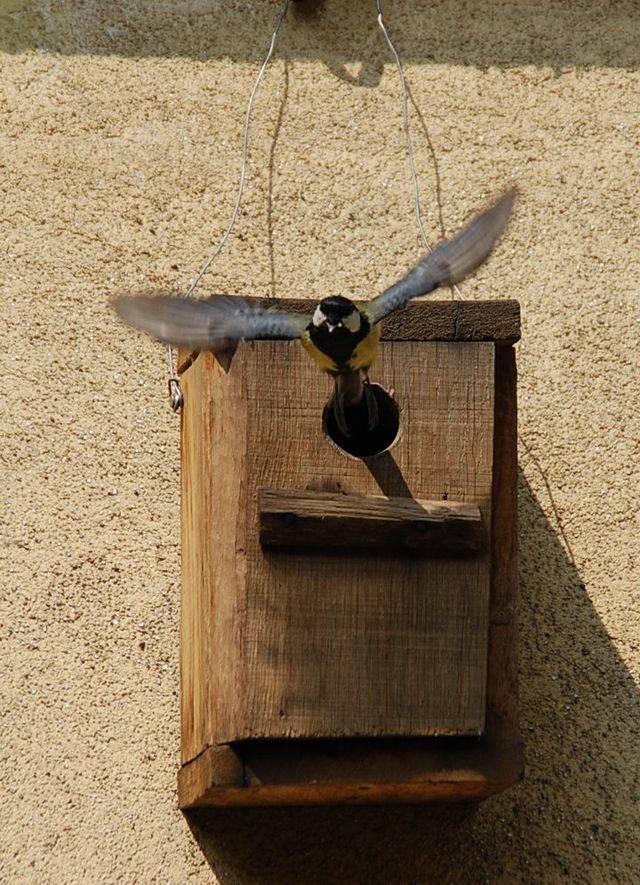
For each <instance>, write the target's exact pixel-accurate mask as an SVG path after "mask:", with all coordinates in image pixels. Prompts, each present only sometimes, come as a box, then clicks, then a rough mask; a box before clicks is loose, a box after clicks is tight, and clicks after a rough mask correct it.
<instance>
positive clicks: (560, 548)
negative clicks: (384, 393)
mask: <svg viewBox="0 0 640 885" xmlns="http://www.w3.org/2000/svg"><path fill="white" fill-rule="evenodd" d="M382 468H384V469H383V472H382V473H381V474H380V476H381V478H382V481H383V482H384V483H385V485H386V486H387V487H388V488H390V487H391V486H394V488H396V491H397V483H398V480H397V477H395V479H394V473H393V470H392V468H391V467H390V466H389V464H387V465H386V467H384V465H382ZM385 470H386V471H387V472H386V473H385V472H384V471H385ZM519 520H520V531H519V538H520V620H521V641H520V647H521V655H520V686H521V724H522V728H523V732H524V736H525V739H526V743H527V776H526V778H525V781H524V782H523V783H522V784H521V785H519V786H518V787H516V788H513V789H512V790H510V791H508V792H507V793H505V794H503V795H502V796H501V797H497V798H494V799H491V800H488V801H487V802H485V803H483V804H482V805H481V806H479V807H475V806H432V807H427V806H424V807H420V806H403V807H400V806H388V807H385V806H381V807H322V808H320V807H318V808H265V809H206V810H198V811H192V812H190V813H189V814H188V815H187V822H188V824H189V826H190V828H191V830H192V832H193V835H194V837H195V839H196V840H197V842H198V844H199V846H200V848H201V850H202V852H203V854H204V856H205V858H206V860H207V861H208V863H209V865H210V866H211V868H212V869H213V871H214V872H215V875H216V876H217V878H218V880H219V881H220V882H222V883H255V882H260V883H265V885H268V883H274V885H275V883H278V885H281V883H283V882H295V883H300V885H307V883H309V885H311V883H321V882H322V883H325V882H327V881H331V882H341V883H342V882H344V883H360V882H362V883H365V882H367V883H376V882H380V883H388V882H406V883H416V882H424V883H428V882H429V883H430V882H434V883H441V882H468V881H469V878H468V877H469V870H473V871H474V875H477V879H474V880H473V881H495V880H496V877H497V876H505V877H506V878H504V879H501V880H500V881H525V880H526V871H527V870H535V869H540V864H542V863H543V859H544V863H545V865H546V867H545V869H547V872H549V873H550V874H557V875H558V877H561V876H563V875H564V876H566V875H567V873H568V871H569V869H570V866H571V863H572V856H574V857H575V853H576V852H577V851H579V850H580V846H579V842H578V837H577V834H578V833H579V832H582V831H584V833H585V835H584V838H585V840H586V841H585V846H587V847H585V848H584V850H585V852H586V851H589V850H591V852H592V853H593V851H594V848H593V846H594V845H595V846H597V861H596V863H600V864H601V867H600V870H601V871H602V870H606V869H613V866H614V865H615V864H616V863H617V864H618V865H619V864H620V863H621V862H624V860H625V855H626V858H627V863H628V866H629V868H630V869H633V857H634V855H635V852H636V847H635V842H634V840H633V839H631V840H629V841H628V843H626V844H621V842H620V838H619V834H618V836H616V832H617V827H618V825H619V822H620V821H624V820H628V819H629V817H630V816H631V817H632V816H633V806H634V801H637V795H636V793H637V790H638V779H639V776H640V763H639V759H638V755H639V754H638V741H639V737H640V728H639V722H640V700H639V695H638V690H637V688H636V686H635V684H634V681H633V679H632V677H631V675H630V673H629V671H628V670H627V667H626V666H625V664H624V662H623V660H622V659H621V657H620V655H619V654H618V652H617V650H616V648H615V646H614V645H613V643H612V641H611V639H610V638H609V636H608V634H607V631H606V629H605V627H604V626H603V624H602V622H601V620H600V618H599V616H598V614H597V612H596V610H595V609H594V606H593V604H592V602H591V600H590V598H589V595H588V593H587V590H586V588H585V585H584V583H583V580H582V577H581V576H580V573H579V570H578V569H577V568H576V566H575V564H574V562H573V558H572V555H571V554H570V553H569V552H568V551H567V549H566V546H565V544H564V543H563V542H562V541H561V540H560V537H559V532H558V526H556V525H552V524H551V523H550V521H549V520H548V519H547V516H546V515H545V512H544V510H543V509H542V507H541V505H540V504H539V502H538V501H537V499H536V497H535V495H534V493H533V492H532V490H531V488H530V486H529V484H528V483H527V481H526V479H525V478H524V475H523V474H522V472H521V473H520V478H519ZM554 522H555V519H554ZM621 784H622V785H623V787H622V789H621ZM595 809H598V811H597V816H596V811H595ZM550 820H552V821H553V824H552V825H550V824H549V821H550ZM538 824H540V825H538ZM588 840H595V841H591V842H588ZM514 845H519V846H520V847H519V849H518V851H514V847H513V846H514ZM559 845H560V846H565V854H564V855H563V849H562V848H560V849H559V848H558V846H559ZM589 845H590V846H591V847H590V848H589V847H588V846H589ZM592 862H593V860H592ZM536 864H537V866H536ZM529 881H531V880H529ZM536 881H537V880H536Z"/></svg>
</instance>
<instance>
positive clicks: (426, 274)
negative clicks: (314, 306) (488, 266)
mask: <svg viewBox="0 0 640 885" xmlns="http://www.w3.org/2000/svg"><path fill="white" fill-rule="evenodd" d="M516 193H517V192H516V189H515V188H512V189H511V190H510V191H508V192H507V193H506V194H504V195H503V196H502V197H500V199H499V200H497V201H496V202H495V203H493V205H492V206H490V207H489V208H488V209H486V210H485V211H484V212H481V213H480V215H477V216H476V217H475V218H474V219H473V221H471V222H470V223H469V224H468V225H467V226H466V227H465V228H463V229H462V230H461V231H460V233H459V234H457V236H455V237H453V239H451V240H443V241H442V242H441V243H438V245H437V246H436V248H435V249H434V250H433V252H430V253H429V254H428V255H427V256H426V258H423V259H422V261H421V262H420V264H418V265H417V266H416V267H414V269H413V270H412V271H410V272H409V273H408V274H407V275H406V276H405V277H403V278H402V279H401V280H399V281H398V282H397V283H394V284H393V286H390V287H389V288H388V289H386V290H385V291H384V292H383V293H382V294H381V295H377V296H376V297H375V298H372V299H371V301H368V302H366V304H364V305H363V306H362V309H363V310H365V311H366V313H367V316H368V317H369V319H370V320H371V321H372V322H374V323H377V322H379V321H380V320H382V319H384V317H386V316H389V314H390V313H393V311H394V310H398V308H400V307H404V305H405V304H406V303H407V302H408V301H410V300H411V298H418V297H419V296H420V295H427V294H428V293H429V292H432V291H433V290H434V289H437V288H438V287H439V286H451V285H453V283H458V282H460V280H462V279H464V277H466V276H467V275H468V274H470V273H471V272H472V271H474V270H475V269H476V268H477V267H478V266H479V265H480V264H482V262H483V261H484V260H485V258H487V256H488V255H489V253H490V252H491V250H492V249H493V247H494V246H495V244H496V242H497V241H498V239H499V237H500V235H501V234H502V232H503V231H504V229H505V227H506V226H507V222H508V221H509V216H510V215H511V210H512V208H513V203H514V200H515V198H516Z"/></svg>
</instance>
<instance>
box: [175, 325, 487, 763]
mask: <svg viewBox="0 0 640 885" xmlns="http://www.w3.org/2000/svg"><path fill="white" fill-rule="evenodd" d="M267 367H268V373H269V374H268V382H267V383H264V382H265V371H266V369H267ZM493 371H494V348H493V345H491V344H480V343H468V344H448V343H433V344H426V345H425V344H419V343H410V342H407V343H403V342H387V343H385V344H383V346H382V348H381V356H380V360H379V362H378V364H377V365H376V372H375V380H378V381H380V382H381V383H382V384H383V385H384V386H385V387H386V388H388V389H390V388H392V389H394V394H395V398H396V401H397V402H398V404H399V406H400V409H401V434H400V438H399V441H398V442H397V444H396V445H395V446H394V448H393V449H392V451H391V452H389V453H387V454H386V455H384V456H382V457H380V458H378V459H372V460H371V461H368V462H367V463H365V462H363V461H361V460H358V459H355V458H351V457H349V456H346V455H345V454H344V453H343V452H341V451H340V450H339V449H338V448H337V447H336V446H334V445H333V444H332V443H331V442H330V441H329V440H328V439H327V438H326V437H325V436H324V434H323V432H322V429H321V420H320V416H321V413H322V407H323V405H324V403H325V401H326V398H327V397H328V395H329V393H330V384H329V382H328V380H327V379H324V378H323V377H322V376H320V375H318V373H317V370H316V369H315V367H314V366H313V364H312V363H311V362H310V361H309V360H308V358H307V356H306V354H305V353H304V352H303V351H302V349H301V348H300V347H299V345H297V344H296V343H294V342H254V343H247V344H242V345H240V347H239V348H238V350H237V352H236V354H235V356H234V358H233V360H232V362H231V366H230V368H229V369H228V371H225V369H224V368H223V367H222V366H221V365H220V364H219V363H218V362H217V360H216V359H215V358H214V357H212V356H211V355H202V356H201V357H199V358H198V359H197V360H196V362H195V363H194V364H193V365H192V367H191V368H190V369H189V372H188V374H187V378H186V379H185V380H187V379H188V380H187V384H186V385H183V388H184V392H185V419H184V420H185V425H184V429H185V434H186V433H187V432H188V433H189V435H190V436H191V435H193V434H200V436H201V439H202V440H203V443H202V444H201V445H200V448H198V447H197V445H196V448H197V451H198V454H197V457H192V458H190V459H187V461H186V462H185V463H184V471H183V483H184V484H183V510H184V512H185V514H186V519H185V538H184V548H183V557H184V558H185V570H184V576H185V577H184V580H185V593H184V599H185V610H184V614H183V619H184V623H185V628H184V630H183V637H184V639H183V642H187V641H189V640H188V637H189V636H190V635H191V634H192V635H193V636H194V637H195V640H194V641H196V642H197V643H199V645H200V646H206V648H207V649H208V650H207V651H206V652H205V651H202V650H201V651H200V652H199V653H198V656H196V654H195V652H193V651H188V650H187V649H185V651H184V656H185V658H186V659H187V660H188V661H189V660H190V659H191V657H193V658H194V660H193V666H192V667H191V669H189V668H184V671H183V673H184V675H183V696H184V700H183V710H184V711H185V713H186V718H185V722H186V724H187V728H186V734H185V738H184V740H183V754H184V756H183V758H185V759H187V758H193V757H194V756H195V755H197V754H198V753H200V752H202V750H204V749H205V748H206V747H207V746H212V745H215V744H219V743H225V742H230V741H237V740H242V739H247V738H264V737H272V738H276V737H330V736H334V737H338V736H352V737H354V736H358V735H369V736H371V735H387V736H388V735H434V734H440V735H456V734H472V735H478V734H480V733H481V732H482V730H483V727H484V715H485V684H486V653H487V624H488V601H489V555H488V550H486V551H484V552H482V553H481V554H480V555H479V556H477V557H474V558H472V559H468V560H460V559H453V558H447V557H445V558H440V559H437V560H419V559H418V560H415V559H406V560H399V561H398V560H397V559H394V558H389V557H387V558H385V557H382V556H375V557H371V556H366V555H360V556H358V555H348V556H346V555H344V554H339V553H337V552H336V553H330V554H328V555H327V556H326V557H322V558H321V559H320V558H319V557H309V556H307V555H304V554H302V553H299V552H293V553H291V552H286V553H285V552H278V553H267V552H264V551H263V550H262V548H261V546H260V543H259V537H258V487H259V486H263V485H269V486H273V487H279V488H284V489H287V488H288V489H302V490H304V489H309V490H315V491H324V492H334V493H335V492H339V493H347V494H360V495H362V494H364V495H368V494H376V493H377V494H380V492H382V493H383V494H385V495H387V496H405V497H414V498H419V499H425V500H434V499H438V498H440V499H452V500H457V501H461V502H470V503H475V504H477V505H478V507H479V508H480V511H481V513H482V518H483V521H484V524H485V525H486V526H488V525H489V524H490V519H491V512H490V497H491V477H492V441H493ZM198 375H201V376H202V378H201V379H200V380H199V381H196V376H198ZM274 379H275V380H274ZM277 379H282V381H281V382H280V383H276V382H277ZM190 385H193V387H192V388H191V389H190ZM192 391H193V392H192ZM194 397H196V398H204V401H200V402H199V403H196V402H194ZM192 411H194V412H196V413H198V414H199V415H200V416H201V418H200V421H201V422H204V423H206V422H207V421H209V423H210V426H209V428H208V429H206V430H205V429H203V428H202V426H201V424H200V425H198V423H197V422H196V423H195V424H193V423H190V424H188V423H186V422H193V419H192V417H191V412H192ZM198 427H200V429H198ZM187 428H188V430H187ZM194 445H195V444H194V443H193V442H192V441H191V440H188V441H186V442H185V452H190V451H191V448H192V447H193V446H194ZM187 536H190V538H191V540H189V538H188V537H187ZM196 536H197V537H196ZM201 551H204V553H201ZM187 560H189V561H187ZM189 625H191V626H189ZM197 666H199V667H200V671H199V672H198V671H197ZM191 721H193V722H195V723H197V727H195V726H192V725H190V723H191Z"/></svg>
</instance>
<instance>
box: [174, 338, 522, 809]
mask: <svg viewBox="0 0 640 885" xmlns="http://www.w3.org/2000/svg"><path fill="white" fill-rule="evenodd" d="M495 391H496V395H495V420H494V441H493V448H494V476H493V488H492V494H493V506H492V511H491V512H492V524H491V554H492V563H491V618H490V623H489V649H488V684H487V712H486V728H485V733H484V735H483V737H482V738H481V739H479V740H476V739H456V738H437V737H432V738H429V737H427V738H418V739H414V740H407V739H391V740H388V739H374V740H359V739H350V740H330V741H290V740H289V741H287V740H285V741H283V740H269V741H245V742H242V743H238V744H236V745H235V748H234V751H233V752H234V754H235V756H236V758H238V759H240V760H241V761H242V766H243V783H244V786H242V787H240V786H238V785H229V784H228V780H226V779H224V778H216V776H215V775H214V776H212V774H211V772H212V764H211V763H210V762H209V761H208V759H207V756H208V754H209V753H215V748H209V749H207V750H205V752H204V753H203V754H202V755H201V756H199V757H198V758H197V759H195V760H194V761H193V762H191V763H189V764H188V765H186V766H184V767H183V769H182V770H181V772H180V775H179V780H178V795H179V802H180V807H181V808H188V807H192V806H195V805H222V806H224V805H292V804H321V803H338V802H349V803H372V802H391V803H396V802H432V801H466V800H470V799H471V800H477V799H483V798H486V797H487V796H490V795H492V794H494V793H497V792H500V791H501V790H503V789H506V788H507V787H509V786H510V785H512V784H514V783H516V782H517V781H518V780H519V779H520V778H521V777H522V775H523V748H522V742H521V738H520V733H519V727H518V705H517V694H518V692H517V654H516V641H517V634H516V627H515V623H516V603H517V593H518V588H517V583H518V562H517V435H516V434H517V417H516V416H517V402H516V367H515V354H514V352H513V348H499V349H498V350H497V352H496V361H495ZM386 477H387V480H388V481H389V480H391V479H392V478H393V477H394V474H393V471H387V473H386ZM225 749H226V748H225Z"/></svg>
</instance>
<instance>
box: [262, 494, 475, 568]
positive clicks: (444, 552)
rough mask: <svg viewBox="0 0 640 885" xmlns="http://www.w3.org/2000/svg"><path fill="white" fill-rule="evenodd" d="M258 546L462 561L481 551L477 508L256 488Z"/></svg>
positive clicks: (446, 503) (375, 496) (461, 503)
mask: <svg viewBox="0 0 640 885" xmlns="http://www.w3.org/2000/svg"><path fill="white" fill-rule="evenodd" d="M258 510H259V520H260V543H261V544H262V546H263V547H287V548H296V547H297V548H310V549H315V550H316V551H319V552H323V551H325V550H327V549H330V548H333V549H336V548H337V549H340V550H345V549H346V550H360V549H374V550H376V549H377V550H389V549H391V550H398V549H399V550H405V551H411V552H413V553H420V554H422V555H429V556H464V555H468V554H471V553H477V552H478V551H479V550H480V548H481V546H482V515H481V513H480V508H479V507H478V505H477V504H466V503H463V502H460V501H419V500H418V501H416V500H414V499H413V498H394V497H391V498H386V497H382V496H381V495H341V494H332V493H331V492H307V491H292V490H284V491H283V490H281V489H259V490H258Z"/></svg>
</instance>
